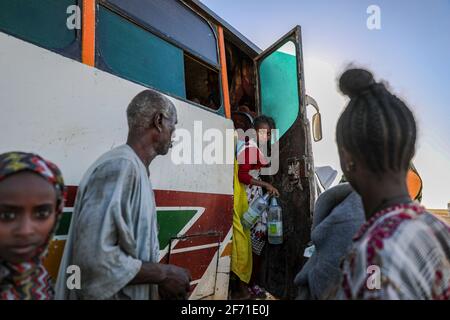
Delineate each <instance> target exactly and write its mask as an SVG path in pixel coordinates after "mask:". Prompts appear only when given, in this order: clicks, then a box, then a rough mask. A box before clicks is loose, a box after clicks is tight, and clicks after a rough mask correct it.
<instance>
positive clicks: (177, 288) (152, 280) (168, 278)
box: [129, 262, 191, 299]
mask: <svg viewBox="0 0 450 320" xmlns="http://www.w3.org/2000/svg"><path fill="white" fill-rule="evenodd" d="M190 281H191V275H190V273H189V271H188V270H186V269H184V268H180V267H177V266H175V265H171V264H161V263H150V262H143V263H142V267H141V269H140V270H139V272H138V273H137V275H136V276H135V277H134V279H133V280H131V282H130V283H129V284H131V285H132V284H158V285H159V291H160V294H161V297H162V298H163V299H185V298H186V297H187V293H188V292H189V290H190V284H189V283H190Z"/></svg>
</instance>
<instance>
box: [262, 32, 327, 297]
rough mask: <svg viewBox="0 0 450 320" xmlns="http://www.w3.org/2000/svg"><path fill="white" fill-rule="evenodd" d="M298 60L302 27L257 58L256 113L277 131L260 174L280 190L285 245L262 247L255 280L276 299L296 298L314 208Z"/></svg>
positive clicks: (300, 57)
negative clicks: (265, 169) (268, 172)
mask: <svg viewBox="0 0 450 320" xmlns="http://www.w3.org/2000/svg"><path fill="white" fill-rule="evenodd" d="M302 58H303V56H302V46H301V29H300V26H297V27H295V28H294V29H293V30H291V31H290V32H289V33H287V34H286V35H285V36H284V37H282V38H281V39H280V40H279V41H277V42H276V43H275V44H274V45H272V46H271V47H270V48H268V49H267V50H265V51H264V52H262V53H261V54H260V55H259V56H258V57H256V59H255V70H256V71H255V72H256V79H257V106H258V112H259V114H263V115H267V116H270V117H272V118H273V119H274V120H275V123H276V126H277V129H279V133H278V137H276V138H275V139H276V141H275V142H274V141H273V142H274V144H273V145H272V154H271V167H272V168H271V170H272V175H263V176H262V179H263V180H266V181H268V182H271V183H272V184H273V185H274V186H275V187H276V188H277V189H278V190H279V191H280V199H279V204H280V205H281V207H282V210H283V233H284V235H283V236H284V239H283V244H281V245H271V244H269V243H266V245H265V246H266V247H265V249H264V250H263V253H262V266H261V272H260V274H259V275H258V279H259V282H260V283H261V284H262V286H263V287H264V288H266V290H268V291H269V292H270V293H271V294H273V295H275V296H277V297H280V298H293V297H295V295H296V290H295V288H294V283H293V282H294V278H295V275H296V274H297V272H298V271H299V270H300V269H301V267H302V265H303V264H304V258H303V252H304V249H305V248H306V247H307V244H308V242H309V241H310V232H311V220H312V219H311V217H312V209H313V204H314V186H315V185H314V183H315V182H314V165H313V161H312V160H313V158H312V150H311V138H310V129H309V122H308V119H307V117H306V104H307V101H306V95H305V85H304V69H303V59H302ZM319 116H320V114H319ZM319 120H320V119H319ZM277 149H278V153H279V155H278V163H276V162H277V159H276V153H277ZM277 167H278V168H277ZM277 169H278V170H277Z"/></svg>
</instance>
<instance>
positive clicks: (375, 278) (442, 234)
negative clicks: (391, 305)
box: [335, 69, 450, 300]
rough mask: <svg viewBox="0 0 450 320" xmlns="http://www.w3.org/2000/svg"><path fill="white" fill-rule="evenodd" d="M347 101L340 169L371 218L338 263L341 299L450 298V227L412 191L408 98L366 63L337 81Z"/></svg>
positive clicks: (340, 127)
mask: <svg viewBox="0 0 450 320" xmlns="http://www.w3.org/2000/svg"><path fill="white" fill-rule="evenodd" d="M339 87H340V89H341V91H342V92H343V93H344V94H345V95H347V96H349V98H350V101H349V103H348V104H347V106H346V108H345V110H344V111H343V113H342V114H341V116H340V117H339V120H338V123H337V128H336V141H337V145H338V151H339V157H340V162H341V167H342V170H343V172H345V176H346V178H347V179H348V181H349V182H350V184H351V186H352V187H353V189H355V190H356V191H357V192H358V193H359V195H360V196H361V198H362V202H363V206H364V211H365V216H366V220H367V222H366V223H365V224H364V225H363V226H362V227H361V228H360V230H359V231H358V232H357V234H356V235H355V236H354V238H353V243H352V248H351V249H350V252H349V254H348V255H347V256H346V258H345V259H344V260H343V262H342V264H341V270H342V280H341V281H340V285H339V286H338V288H337V292H336V295H335V297H336V298H338V299H413V300H424V299H450V267H449V266H450V228H449V226H448V225H446V224H445V223H444V222H442V221H440V220H439V219H437V218H436V217H434V216H433V215H432V214H430V213H428V212H427V211H426V209H425V208H424V207H422V206H421V205H420V204H419V203H417V202H414V201H413V200H412V199H411V197H410V194H409V190H408V187H407V183H406V175H407V172H408V169H409V165H410V163H411V159H412V157H413V156H414V152H415V142H416V122H415V119H414V116H413V113H412V112H411V111H410V109H409V108H408V107H407V106H406V104H405V103H404V102H403V101H402V100H400V99H399V98H398V97H396V96H395V95H394V94H392V93H391V92H390V91H389V90H388V89H387V88H386V86H385V85H384V84H383V83H379V82H376V81H375V80H374V78H373V75H372V74H371V73H370V72H369V71H367V70H363V69H349V70H347V71H345V72H344V73H343V74H342V76H341V77H340V80H339Z"/></svg>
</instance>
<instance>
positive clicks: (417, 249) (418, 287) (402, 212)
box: [336, 202, 450, 300]
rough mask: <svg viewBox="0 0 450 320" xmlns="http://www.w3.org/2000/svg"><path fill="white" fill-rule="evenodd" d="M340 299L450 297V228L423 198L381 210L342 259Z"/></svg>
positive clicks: (338, 295)
mask: <svg viewBox="0 0 450 320" xmlns="http://www.w3.org/2000/svg"><path fill="white" fill-rule="evenodd" d="M341 269H342V272H343V275H342V283H341V286H340V287H339V289H338V292H337V296H336V297H337V298H339V299H383V300H384V299H386V300H391V299H394V300H397V299H401V300H412V299H419V300H429V299H433V300H448V299H449V298H450V227H449V226H448V225H447V224H445V223H444V222H442V221H440V220H439V219H437V218H435V217H434V216H433V215H431V214H429V213H428V212H426V210H425V209H424V208H423V207H422V206H420V205H419V204H418V203H413V202H411V203H408V204H401V205H396V206H393V207H390V208H387V209H385V210H382V211H380V212H378V213H376V214H375V215H374V216H373V217H372V218H371V219H370V220H369V221H367V222H366V223H365V224H364V225H363V226H362V227H361V229H360V231H359V232H358V233H357V234H356V235H355V237H354V238H353V247H352V249H351V251H350V253H349V255H348V256H347V257H346V258H345V259H344V260H343V261H342V263H341Z"/></svg>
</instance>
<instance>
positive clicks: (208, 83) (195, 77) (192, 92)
mask: <svg viewBox="0 0 450 320" xmlns="http://www.w3.org/2000/svg"><path fill="white" fill-rule="evenodd" d="M184 66H185V77H186V98H187V99H188V100H190V101H193V102H195V103H198V104H201V105H203V106H205V107H208V108H211V109H213V110H217V109H219V108H220V106H221V91H220V82H219V72H218V71H217V70H214V69H212V68H209V67H207V66H205V65H204V64H202V63H201V62H199V61H197V60H195V59H194V58H192V57H190V56H189V55H187V54H185V55H184Z"/></svg>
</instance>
